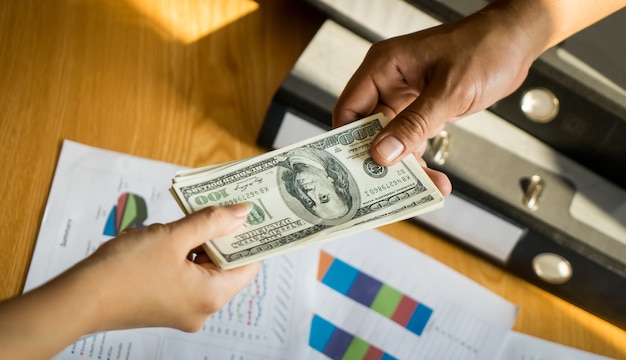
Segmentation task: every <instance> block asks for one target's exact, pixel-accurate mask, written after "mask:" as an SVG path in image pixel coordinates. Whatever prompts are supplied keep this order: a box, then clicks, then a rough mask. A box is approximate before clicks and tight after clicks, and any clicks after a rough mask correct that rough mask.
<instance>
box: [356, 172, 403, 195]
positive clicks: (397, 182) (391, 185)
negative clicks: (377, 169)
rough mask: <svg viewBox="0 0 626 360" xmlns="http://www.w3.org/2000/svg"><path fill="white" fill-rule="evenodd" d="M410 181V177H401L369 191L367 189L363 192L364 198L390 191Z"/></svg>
mask: <svg viewBox="0 0 626 360" xmlns="http://www.w3.org/2000/svg"><path fill="white" fill-rule="evenodd" d="M411 180H412V179H411V177H410V176H406V175H405V176H401V177H399V178H397V179H393V180H389V181H388V182H387V183H386V184H380V185H378V186H376V187H373V188H371V189H367V190H365V191H364V192H365V195H366V196H374V195H376V194H379V193H384V192H387V191H389V190H390V189H393V188H396V187H398V186H401V185H403V184H405V183H407V182H410V181H411Z"/></svg>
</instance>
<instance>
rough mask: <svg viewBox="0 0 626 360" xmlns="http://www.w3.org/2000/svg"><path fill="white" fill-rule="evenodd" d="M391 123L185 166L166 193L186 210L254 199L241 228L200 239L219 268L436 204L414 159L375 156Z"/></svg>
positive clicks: (438, 198)
mask: <svg viewBox="0 0 626 360" xmlns="http://www.w3.org/2000/svg"><path fill="white" fill-rule="evenodd" d="M388 122H389V119H388V118H386V117H385V116H383V115H382V114H376V115H373V116H370V117H367V118H365V119H362V120H359V121H356V122H353V123H351V124H348V125H345V126H342V127H340V128H337V129H334V130H332V131H329V132H327V133H325V134H323V135H320V136H316V137H313V138H310V139H308V140H305V141H302V142H300V143H297V144H294V145H291V146H288V147H285V148H282V149H278V150H274V151H271V152H268V153H265V154H263V155H259V156H256V157H253V158H248V159H244V160H238V161H233V162H229V163H224V164H218V165H212V166H207V167H204V168H198V169H192V170H186V171H182V172H179V173H178V174H177V175H176V177H175V178H174V179H173V182H172V188H171V193H172V195H173V196H174V198H175V199H176V201H177V202H178V204H179V205H180V207H181V208H182V210H183V211H184V212H185V213H186V214H191V213H193V212H196V211H198V210H200V209H202V208H205V207H208V206H213V205H217V206H224V205H230V204H235V203H241V202H251V203H252V204H253V207H252V210H251V211H250V213H249V214H248V218H247V220H246V223H245V225H244V226H243V227H242V228H240V229H239V230H238V231H236V232H235V233H233V234H232V235H229V236H227V237H222V238H216V239H213V240H211V241H208V242H207V243H205V246H204V248H205V250H206V252H207V254H208V255H209V257H210V258H211V260H212V261H213V262H214V263H215V264H216V265H217V266H219V267H220V268H223V269H229V268H234V267H237V266H241V265H244V264H247V263H250V262H253V261H257V260H260V259H263V258H266V257H268V256H273V255H277V254H280V253H282V252H285V251H289V250H293V249H296V248H300V247H302V246H305V245H308V244H312V243H318V242H321V241H326V240H330V239H336V238H339V237H342V236H347V235H350V234H354V233H357V232H359V231H363V230H366V229H371V228H374V227H378V226H382V225H385V224H389V223H392V222H396V221H400V220H404V219H408V218H411V217H414V216H416V215H419V214H421V213H424V212H427V211H430V210H434V209H436V208H439V207H441V206H442V205H443V196H442V195H441V193H440V192H439V190H438V189H437V187H436V186H435V185H434V184H433V182H432V181H431V180H430V178H429V177H428V176H427V175H426V173H425V172H424V170H423V169H422V167H421V166H420V165H419V163H418V162H417V160H416V159H415V158H414V157H413V156H408V157H406V158H405V159H404V160H402V161H401V162H399V163H397V164H396V165H393V166H390V167H383V166H380V165H378V164H377V163H375V162H374V161H373V160H372V158H371V156H370V144H371V141H372V140H373V139H374V137H375V136H376V135H377V134H378V133H379V132H380V131H381V130H382V128H383V127H384V126H385V125H386V124H387V123H388Z"/></svg>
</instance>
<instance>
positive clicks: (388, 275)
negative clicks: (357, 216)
mask: <svg viewBox="0 0 626 360" xmlns="http://www.w3.org/2000/svg"><path fill="white" fill-rule="evenodd" d="M367 237H371V238H370V239H368V238H367ZM433 274H437V275H436V276H434V275H433ZM316 289H317V297H316V299H317V301H316V302H315V306H314V314H313V316H312V320H311V328H310V333H309V346H310V347H311V348H312V349H313V350H314V353H315V354H317V355H316V356H314V358H315V359H317V358H319V359H324V358H331V359H352V358H359V359H429V358H430V359H480V358H489V357H491V356H493V355H495V353H496V352H497V350H498V349H499V346H500V344H501V341H502V340H503V339H504V337H505V335H506V333H507V332H508V330H509V329H510V326H511V324H512V322H513V320H514V317H515V309H514V306H512V305H511V304H509V303H507V302H505V301H503V300H502V299H500V298H497V297H496V296H495V295H494V294H491V293H489V292H488V291H483V290H484V289H482V288H480V287H479V286H477V284H475V283H472V282H471V281H469V280H468V279H466V278H464V277H462V276H460V275H459V274H458V273H455V272H453V271H451V270H450V269H448V268H445V266H444V265H442V264H440V263H437V262H435V261H434V260H432V259H430V258H427V257H425V256H424V255H423V254H421V253H418V252H416V251H414V250H412V249H407V248H406V246H405V245H403V244H401V243H399V242H398V241H396V240H394V239H392V238H389V237H387V236H385V235H384V234H382V233H380V232H376V231H375V232H371V233H369V234H367V236H360V237H358V238H354V239H345V240H344V239H342V240H340V241H337V242H333V243H329V244H327V245H325V246H324V247H323V249H322V251H320V253H319V261H318V273H317V288H316ZM483 292H484V293H483ZM485 307H486V309H493V312H494V314H498V315H496V316H492V315H490V314H489V311H486V310H485ZM498 317H500V318H501V320H500V319H499V318H498Z"/></svg>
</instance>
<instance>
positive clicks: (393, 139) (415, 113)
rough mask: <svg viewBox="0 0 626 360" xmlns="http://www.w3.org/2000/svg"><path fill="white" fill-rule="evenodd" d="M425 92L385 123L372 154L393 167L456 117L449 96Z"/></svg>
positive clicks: (427, 90) (376, 139) (379, 162)
mask: <svg viewBox="0 0 626 360" xmlns="http://www.w3.org/2000/svg"><path fill="white" fill-rule="evenodd" d="M429 90H431V89H425V90H424V92H423V93H422V94H421V95H420V96H418V97H417V99H415V101H413V103H411V104H410V105H409V106H408V107H406V108H405V109H404V110H402V111H401V112H400V113H399V114H398V115H396V117H395V118H394V119H393V120H392V121H391V122H389V124H387V126H385V128H384V129H383V130H382V131H381V132H380V134H378V136H377V137H376V138H375V139H374V141H373V142H372V151H371V153H372V157H373V158H374V160H375V161H376V162H377V163H378V164H380V165H382V166H390V165H393V164H395V163H396V162H398V161H399V160H401V159H402V158H404V157H405V156H407V155H408V154H411V153H415V152H417V151H418V150H419V149H420V146H423V145H424V143H425V142H426V141H427V140H428V139H429V138H431V137H433V136H435V135H436V134H437V133H438V131H440V130H441V128H442V126H443V125H444V124H445V122H446V121H447V120H449V119H451V118H454V117H455V116H456V113H455V112H454V111H455V110H456V109H454V110H453V109H452V106H449V105H450V104H447V102H446V101H445V100H441V99H444V98H445V97H442V96H439V95H438V94H433V93H432V90H431V91H429Z"/></svg>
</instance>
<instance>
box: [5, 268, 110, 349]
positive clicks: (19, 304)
mask: <svg viewBox="0 0 626 360" xmlns="http://www.w3.org/2000/svg"><path fill="white" fill-rule="evenodd" d="M90 280H91V279H89V271H86V272H77V271H70V272H69V273H66V274H63V275H62V276H61V277H59V278H57V279H55V280H53V281H51V282H49V283H47V284H46V285H44V286H42V287H41V288H38V289H36V290H33V291H31V292H29V293H27V294H25V295H23V296H21V297H16V298H13V299H10V300H7V301H6V302H3V303H0V349H2V351H0V358H1V359H46V358H51V357H52V356H54V355H55V354H57V353H59V352H60V351H61V350H63V348H65V347H66V346H67V345H69V344H71V343H72V342H74V341H76V339H78V338H79V337H80V336H82V335H84V334H86V333H89V332H91V331H93V330H94V329H95V324H96V322H97V321H98V320H97V319H96V315H97V314H99V313H100V309H99V307H100V305H99V304H98V301H97V299H98V297H97V296H94V294H93V293H92V292H93V291H94V289H95V287H94V286H93V285H94V284H93V282H90Z"/></svg>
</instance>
